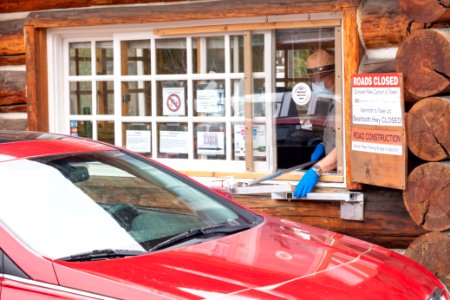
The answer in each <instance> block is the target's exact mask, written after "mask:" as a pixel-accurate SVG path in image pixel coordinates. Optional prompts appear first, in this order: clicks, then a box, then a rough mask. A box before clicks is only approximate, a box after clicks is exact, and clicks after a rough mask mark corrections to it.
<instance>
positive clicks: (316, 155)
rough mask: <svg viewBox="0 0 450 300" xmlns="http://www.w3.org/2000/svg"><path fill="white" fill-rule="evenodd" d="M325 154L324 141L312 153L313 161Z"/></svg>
mask: <svg viewBox="0 0 450 300" xmlns="http://www.w3.org/2000/svg"><path fill="white" fill-rule="evenodd" d="M324 156H325V147H324V145H323V144H322V143H320V144H317V146H316V148H315V149H314V151H313V153H312V154H311V161H317V160H319V159H321V158H322V157H324Z"/></svg>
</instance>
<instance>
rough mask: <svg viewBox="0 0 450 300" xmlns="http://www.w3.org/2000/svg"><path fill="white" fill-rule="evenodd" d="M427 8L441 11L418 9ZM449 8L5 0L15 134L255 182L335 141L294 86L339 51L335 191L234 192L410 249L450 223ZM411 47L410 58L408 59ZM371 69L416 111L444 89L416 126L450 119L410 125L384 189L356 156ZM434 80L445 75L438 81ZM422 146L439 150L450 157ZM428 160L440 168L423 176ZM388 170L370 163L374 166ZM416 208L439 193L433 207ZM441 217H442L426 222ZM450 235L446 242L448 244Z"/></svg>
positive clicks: (355, 2)
mask: <svg viewBox="0 0 450 300" xmlns="http://www.w3.org/2000/svg"><path fill="white" fill-rule="evenodd" d="M422 2H427V4H426V9H424V8H423V7H419V8H417V6H418V5H419V6H420V5H423V4H422ZM434 2H435V3H434ZM438 2H439V3H438ZM445 2H446V1H442V0H441V1H437V0H429V1H407V0H384V1H375V0H363V1H359V0H329V1H322V0H308V1H299V0H240V1H237V0H190V1H179V0H172V1H171V0H159V1H158V0H109V1H106V0H72V1H57V0H55V1H34V0H22V1H12V0H10V1H3V2H2V4H1V6H0V13H1V15H0V129H26V130H32V131H36V130H38V131H50V132H58V133H64V134H70V135H77V136H82V137H89V138H93V139H97V140H101V141H105V142H108V143H112V144H115V145H118V146H122V147H125V148H128V149H131V150H134V151H137V152H141V153H143V154H145V155H148V156H149V157H152V158H154V159H156V160H158V161H161V162H163V163H165V164H167V165H169V166H171V167H173V168H175V169H178V170H180V171H182V172H183V173H185V174H187V175H190V176H192V177H194V178H196V179H198V180H200V181H202V182H205V183H206V184H210V185H212V186H217V185H231V184H235V183H239V182H245V181H246V180H252V179H257V178H260V177H262V176H264V175H267V174H271V173H274V172H276V171H279V170H285V169H289V168H291V167H293V166H296V165H298V164H301V163H304V162H307V161H309V157H310V154H311V152H312V150H313V149H314V147H315V145H316V144H317V143H319V142H320V141H321V138H322V135H323V109H324V105H325V104H324V103H320V102H319V103H315V105H314V106H312V105H311V104H310V103H308V104H307V105H302V104H298V103H294V102H293V97H292V91H293V88H294V87H295V86H296V85H297V84H298V83H301V82H303V83H306V84H307V85H310V84H311V82H310V79H309V76H308V73H307V66H306V58H307V57H308V55H310V54H311V53H312V52H313V51H314V50H315V49H318V48H322V49H326V50H327V51H328V52H329V53H331V54H332V55H333V57H334V62H335V75H334V76H335V79H334V80H335V89H334V93H333V95H334V100H335V102H334V103H335V104H334V106H335V112H336V118H335V121H334V122H335V132H336V133H335V140H336V151H337V158H338V162H337V168H336V170H334V171H332V172H327V173H326V174H324V175H322V176H321V177H320V181H319V183H318V185H317V187H316V190H315V192H317V193H318V194H319V193H323V197H319V198H316V199H315V200H307V199H301V200H298V199H297V200H294V199H292V200H291V201H283V200H276V199H272V197H270V195H267V194H259V195H234V196H233V198H234V200H235V201H237V202H240V203H242V204H244V205H246V206H249V207H251V208H253V209H255V210H257V211H261V212H263V213H266V214H273V215H277V216H280V217H284V218H287V219H290V220H294V221H299V222H303V223H306V224H311V225H315V226H318V227H322V228H326V229H330V230H333V231H337V232H340V233H344V234H348V235H351V236H355V237H358V238H361V239H363V240H367V241H370V242H374V243H377V244H380V245H383V246H386V247H390V248H401V249H406V248H407V247H408V246H409V245H410V244H411V243H412V242H413V241H414V240H415V239H416V238H418V237H419V236H423V235H425V234H426V233H428V232H429V231H434V232H436V231H438V232H439V233H441V231H446V230H448V229H449V228H450V217H449V216H450V211H449V207H450V205H449V204H450V199H449V197H448V195H449V194H450V190H449V186H448V182H449V180H450V166H449V164H448V163H447V162H445V160H447V159H448V158H449V156H450V155H449V153H450V134H449V130H450V125H449V124H450V109H449V107H450V104H449V103H450V100H448V98H447V97H446V96H445V95H448V94H450V80H449V78H450V65H449V64H450V57H449V56H450V45H449V41H450V33H449V30H448V29H447V28H446V27H448V25H449V20H450V13H449V11H450V9H449V6H450V5H449V3H445ZM436 3H438V5H437V6H436ZM442 3H444V5H441V4H442ZM431 24H433V25H431ZM436 24H437V25H436ZM432 26H433V27H432ZM431 27H432V28H431ZM421 32H426V34H428V35H433V36H430V37H422V35H423V34H421ZM416 35H417V36H418V37H415V36H416ZM436 35H437V36H438V37H439V38H436ZM411 39H412V40H413V41H412V42H411V41H410V40H411ZM414 39H417V40H420V42H421V43H423V42H424V40H427V39H428V40H433V41H437V40H440V41H441V42H440V44H439V45H436V42H433V43H431V44H429V43H428V44H427V43H426V42H425V46H424V47H425V49H424V50H422V51H423V52H424V53H422V54H425V56H426V57H425V58H423V57H422V63H418V60H419V59H420V58H417V57H411V53H412V52H414V51H411V50H407V49H406V50H404V48H406V47H407V46H408V45H410V44H411V43H412V44H414ZM416 43H417V42H416ZM402 47H403V48H402ZM401 51H403V52H405V53H406V54H404V55H402V56H401V57H399V56H398V54H399V53H400V52H401ZM439 51H440V52H439ZM402 60H404V62H402ZM417 65H420V66H421V68H419V70H418V69H417V67H416V68H414V67H415V66H417ZM430 70H432V71H430ZM419 71H420V72H419ZM362 73H400V74H402V76H403V77H402V86H401V87H402V92H401V100H402V101H403V100H404V103H403V102H402V107H403V108H402V109H403V110H404V111H405V112H408V110H410V109H412V107H413V106H415V104H416V103H419V102H420V103H421V104H425V103H426V102H425V101H419V100H422V99H424V98H429V97H433V99H431V100H427V101H432V102H433V103H434V104H433V105H431V104H430V105H428V106H425V108H422V110H425V112H423V113H420V109H419V108H417V109H415V110H414V112H415V113H414V114H411V115H412V116H417V121H414V122H412V123H411V125H410V126H411V127H413V124H420V122H421V120H422V122H425V121H424V118H425V119H427V118H429V115H430V114H433V113H432V112H430V107H440V108H439V110H440V111H441V112H442V111H443V112H444V113H443V114H439V115H438V116H436V114H435V120H434V121H433V122H434V124H435V125H433V126H430V124H429V122H428V123H427V122H425V123H426V124H427V125H426V126H428V127H427V128H428V133H424V132H423V130H419V129H417V130H415V131H414V132H407V134H408V139H406V138H405V139H404V142H405V143H406V140H408V141H409V140H414V138H416V139H417V138H418V140H419V141H416V142H415V147H414V146H413V147H412V149H414V153H412V152H411V151H412V149H411V150H408V149H407V148H408V147H407V146H406V145H405V146H404V147H403V149H402V150H401V151H402V157H403V158H404V160H403V163H402V164H398V163H397V161H393V163H391V164H385V165H383V167H382V168H379V170H378V171H377V172H381V175H379V176H381V177H380V178H383V179H384V180H383V182H378V183H377V182H375V183H373V184H367V183H366V182H364V181H361V180H359V179H358V177H357V176H356V174H357V173H361V172H360V171H359V170H358V168H359V167H355V166H357V164H358V163H359V164H361V160H362V159H363V158H361V157H358V156H355V155H354V151H352V136H351V133H352V76H354V75H355V74H362ZM430 73H432V74H430ZM413 74H415V75H413ZM426 76H434V77H430V78H431V79H425V80H423V79H424V78H427V77H426ZM420 82H426V83H427V85H425V86H423V87H422V86H419V85H420V84H421V83H420ZM432 82H435V84H434V85H433V84H431V83H432ZM417 90H420V91H419V92H418V91H417ZM434 96H436V97H437V98H436V97H434ZM369 106H370V104H369ZM325 109H326V108H325ZM424 115H425V116H424ZM411 118H412V117H411ZM410 121H411V119H408V122H410ZM404 123H406V122H404V121H403V124H404ZM424 126H425V125H424ZM402 130H403V135H406V134H405V128H404V127H402ZM406 131H408V130H407V128H406ZM246 132H252V134H251V135H250V134H248V135H246V134H245V133H246ZM425 140H426V141H429V142H427V143H425V144H426V145H423V144H424V143H422V142H421V141H425ZM408 146H409V145H408ZM427 146H429V147H430V148H433V149H429V150H427V149H426V148H427ZM409 148H411V147H409ZM421 153H432V154H433V155H434V156H433V157H434V158H433V159H432V161H434V164H437V166H435V165H430V164H428V163H426V162H427V161H430V159H429V158H428V157H425V158H424V157H421ZM369 160H371V158H370V159H369ZM372 163H373V162H372ZM352 165H353V166H352ZM418 165H421V166H425V167H424V169H425V170H422V171H421V172H419V174H418V175H417V174H414V177H412V179H411V182H407V179H408V176H407V175H408V173H411V171H412V170H413V169H414V168H415V167H416V166H418ZM358 166H359V165H358ZM372 166H373V165H370V168H369V167H367V168H366V169H361V170H363V171H364V172H365V173H366V174H369V173H370V172H369V171H370V170H372V169H371V168H372ZM430 168H431V171H428V173H429V172H436V170H438V172H440V173H439V174H441V175H440V176H431V175H426V174H425V173H427V170H429V169H430ZM374 173H375V172H374ZM303 174H304V172H302V171H293V172H289V173H286V174H283V175H281V176H279V177H277V178H274V179H273V180H272V181H271V183H272V184H274V185H277V184H284V183H287V184H291V185H292V186H293V187H295V184H296V183H297V182H298V180H299V179H300V178H301V177H302V176H303ZM368 176H370V175H368ZM426 176H428V177H426ZM424 177H426V178H428V181H429V184H430V185H433V186H436V187H441V192H440V194H435V195H434V196H433V197H430V195H429V193H428V194H427V192H424V189H423V188H422V187H421V185H420V182H421V181H423V179H424ZM398 180H400V181H401V180H403V181H404V183H403V184H400V187H399V186H398V185H397V186H393V185H391V183H392V182H397V181H398ZM409 186H411V188H410V187H409ZM436 189H437V188H436ZM349 191H352V192H356V193H358V195H362V197H363V199H364V201H363V202H362V203H360V204H361V205H362V210H361V207H360V208H359V212H358V213H357V214H358V216H357V217H356V218H355V217H354V218H353V220H352V217H350V218H348V217H347V218H346V217H343V215H342V214H343V209H344V210H345V208H343V205H342V202H345V201H334V199H333V196H332V195H333V194H337V195H341V196H342V195H345V194H346V193H348V192H349ZM330 195H331V196H330ZM341 200H342V199H341ZM414 201H416V202H421V201H422V202H421V203H423V201H425V202H426V203H428V208H429V209H428V210H426V209H425V210H424V209H423V208H421V206H420V204H417V203H414ZM436 207H437V209H434V208H436ZM350 209H351V210H354V209H355V208H354V207H350ZM361 211H362V213H361ZM344 213H345V212H344ZM352 213H353V214H354V212H353V211H352V212H350V215H351V214H352ZM347 214H348V212H347ZM445 215H446V217H445ZM349 219H350V220H349ZM436 219H437V221H436V222H437V223H439V226H436V227H433V225H428V226H423V225H424V224H431V223H432V220H436ZM436 228H437V229H436ZM447 238H448V236H446V237H444V238H442V236H439V237H437V238H435V239H439V240H440V241H442V240H443V241H444V245H447V246H448V245H449V241H448V239H447ZM431 240H432V239H431ZM429 241H430V239H428V240H427V242H429ZM440 245H441V246H442V242H440ZM417 248H418V247H415V248H414V249H417ZM417 251H420V250H417ZM417 251H416V252H417ZM446 253H448V252H446ZM445 264H446V266H447V269H446V270H447V272H448V270H450V266H449V262H448V261H447V262H445ZM429 268H431V269H432V268H433V265H431V266H429ZM445 274H447V275H448V273H445V272H444V275H443V276H447V275H445ZM447 278H448V277H447ZM449 281H450V279H449Z"/></svg>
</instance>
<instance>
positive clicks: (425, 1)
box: [399, 0, 450, 23]
mask: <svg viewBox="0 0 450 300" xmlns="http://www.w3.org/2000/svg"><path fill="white" fill-rule="evenodd" d="M399 2H400V6H401V7H402V9H403V10H404V11H405V13H406V14H407V15H408V16H409V17H410V18H411V19H412V20H414V21H415V22H424V23H432V22H440V21H441V22H446V21H448V16H447V15H448V12H449V11H450V9H449V6H448V5H447V6H445V4H444V3H442V2H449V1H448V0H399Z"/></svg>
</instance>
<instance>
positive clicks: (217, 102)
mask: <svg viewBox="0 0 450 300" xmlns="http://www.w3.org/2000/svg"><path fill="white" fill-rule="evenodd" d="M224 102H225V101H224V94H223V90H222V89H219V90H215V89H214V90H213V89H208V90H197V102H196V110H197V112H199V113H218V112H223V109H224V104H225V103H224Z"/></svg>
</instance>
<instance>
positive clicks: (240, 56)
mask: <svg viewBox="0 0 450 300" xmlns="http://www.w3.org/2000/svg"><path fill="white" fill-rule="evenodd" d="M230 66H231V68H230V70H231V72H232V73H243V72H244V36H243V35H234V36H230Z"/></svg>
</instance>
